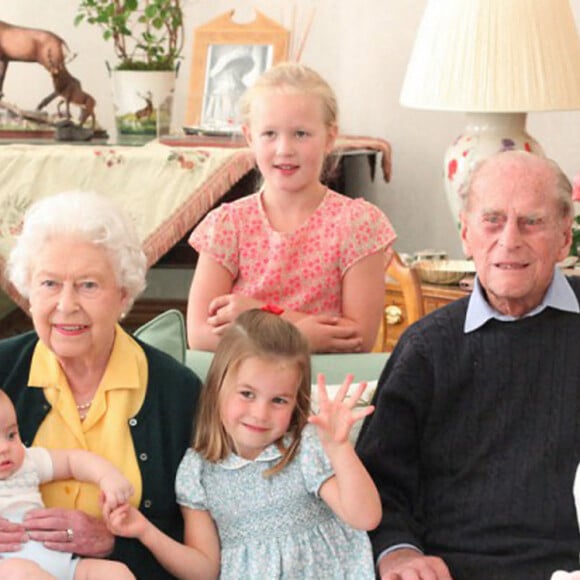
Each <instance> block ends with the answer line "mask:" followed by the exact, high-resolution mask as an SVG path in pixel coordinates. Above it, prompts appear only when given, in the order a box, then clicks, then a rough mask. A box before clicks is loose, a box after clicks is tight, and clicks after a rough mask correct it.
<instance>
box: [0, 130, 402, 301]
mask: <svg viewBox="0 0 580 580" xmlns="http://www.w3.org/2000/svg"><path fill="white" fill-rule="evenodd" d="M357 149H359V150H360V149H366V150H370V151H377V152H380V153H382V167H383V176H384V178H385V179H386V180H388V179H389V176H390V163H391V155H390V146H389V144H388V142H386V141H383V140H380V139H372V138H366V137H360V138H359V137H356V138H355V137H345V138H341V139H339V140H338V141H337V144H336V148H335V150H336V151H337V152H341V151H349V150H351V151H352V150H357ZM254 167H255V160H254V156H253V154H252V153H251V152H250V150H249V149H248V148H246V147H240V148H232V147H201V146H195V147H185V146H180V147H177V146H175V147H174V146H168V145H163V144H160V143H158V142H156V141H153V142H150V143H148V144H146V145H144V146H142V147H128V146H109V145H96V146H95V145H73V144H50V145H44V144H42V145H40V144H39V145H33V144H10V145H2V146H0V289H1V290H3V291H4V292H5V293H6V294H8V296H9V297H10V298H11V299H12V300H14V301H15V302H16V303H17V304H18V305H19V306H21V307H23V308H25V307H26V303H25V301H24V300H23V299H22V297H21V296H20V295H19V294H18V293H17V292H16V290H15V289H14V288H13V287H12V286H11V285H10V284H9V283H8V281H7V280H6V278H5V277H4V265H5V260H6V258H7V256H8V253H9V252H10V249H11V247H12V245H13V243H14V238H15V235H17V234H18V232H19V230H20V228H21V225H22V216H23V214H24V212H25V211H26V209H27V208H28V207H29V206H30V205H31V204H32V203H33V202H34V201H35V200H38V199H41V198H43V197H46V196H49V195H53V194H55V193H58V192H61V191H68V190H72V189H84V190H92V191H98V192H100V193H103V194H105V195H108V196H110V197H112V198H113V199H114V200H115V201H116V202H117V203H118V204H119V206H121V207H122V208H124V209H125V210H126V211H127V212H128V213H129V214H130V215H131V216H132V219H133V220H134V221H135V224H136V226H137V230H138V232H139V235H140V237H141V239H142V240H143V247H144V250H145V253H146V255H147V260H148V264H149V265H150V266H151V265H153V264H155V262H157V260H159V258H160V257H161V256H163V255H164V254H165V253H167V252H168V251H169V250H170V249H171V248H172V247H173V246H174V245H175V244H176V243H177V242H178V241H179V240H181V239H182V238H183V236H185V235H186V234H187V233H188V231H189V230H191V228H192V227H193V226H194V225H195V224H196V223H197V222H198V221H199V219H201V217H203V216H204V215H205V213H207V211H208V210H209V209H211V207H213V206H214V205H215V203H216V202H217V201H218V200H219V199H220V198H221V197H222V196H223V195H224V194H225V193H226V192H227V191H228V190H229V189H230V188H231V187H232V186H233V185H234V184H235V183H236V182H237V181H238V180H239V179H241V178H242V177H243V176H244V175H245V174H246V173H248V172H249V171H250V170H252V169H253V168H254Z"/></svg>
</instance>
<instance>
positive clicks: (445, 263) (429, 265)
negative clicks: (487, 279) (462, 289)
mask: <svg viewBox="0 0 580 580" xmlns="http://www.w3.org/2000/svg"><path fill="white" fill-rule="evenodd" d="M413 268H415V270H417V272H418V274H419V276H420V278H421V280H423V282H427V283H428V284H457V283H458V282H459V281H460V280H461V279H462V278H464V277H465V276H468V275H472V274H475V265H474V263H473V262H472V261H471V260H421V261H419V262H415V263H414V264H413Z"/></svg>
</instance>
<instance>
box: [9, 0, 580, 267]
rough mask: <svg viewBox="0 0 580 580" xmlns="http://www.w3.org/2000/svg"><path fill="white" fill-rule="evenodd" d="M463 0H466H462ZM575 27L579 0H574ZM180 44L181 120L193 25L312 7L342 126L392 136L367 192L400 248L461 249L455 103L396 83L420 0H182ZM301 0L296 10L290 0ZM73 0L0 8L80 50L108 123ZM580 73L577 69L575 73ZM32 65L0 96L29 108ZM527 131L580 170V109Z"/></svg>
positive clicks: (281, 17) (97, 53) (100, 48)
mask: <svg viewBox="0 0 580 580" xmlns="http://www.w3.org/2000/svg"><path fill="white" fill-rule="evenodd" d="M466 1H468V0H466ZM570 2H571V6H572V9H573V11H574V14H575V17H576V22H577V26H578V27H579V28H580V0H570ZM184 3H185V6H186V29H187V37H186V50H185V61H184V62H183V64H182V66H181V71H180V76H179V79H178V89H177V94H176V106H175V118H176V120H177V125H176V126H177V127H179V125H180V123H181V122H182V121H183V120H184V118H185V99H186V91H187V82H188V78H187V77H188V75H189V69H190V64H191V49H192V38H193V35H192V32H193V29H194V28H195V27H196V26H199V25H201V24H204V23H205V22H207V21H208V20H210V19H211V18H214V17H215V16H218V15H220V14H222V13H223V12H225V11H227V10H229V9H231V8H246V9H247V8H248V7H249V6H250V5H251V6H255V7H257V8H258V9H260V10H262V11H263V12H264V13H265V14H266V15H268V16H270V17H271V18H273V19H275V20H277V21H279V22H281V23H282V24H284V25H285V26H287V27H291V25H292V22H293V21H296V22H297V25H298V27H299V28H300V29H301V30H302V29H303V28H304V26H305V21H306V17H307V15H308V12H309V8H311V7H316V10H317V11H316V17H315V20H314V23H313V26H312V30H311V33H310V36H309V40H308V44H307V45H306V48H305V51H304V54H303V58H302V61H303V62H304V63H305V64H308V65H310V66H313V67H314V68H316V69H317V70H318V71H319V72H321V73H322V75H323V76H325V77H326V78H327V79H328V80H329V81H330V83H331V84H332V85H333V87H334V88H335V89H336V92H337V95H338V98H339V102H340V105H341V110H342V115H341V125H342V127H341V128H342V131H343V132H344V133H347V134H358V135H370V136H374V137H381V138H384V139H387V140H389V141H390V142H391V144H392V146H393V178H392V181H391V183H390V184H388V185H386V184H384V183H383V182H382V181H381V179H377V180H375V182H374V183H368V182H365V183H364V184H363V187H364V189H365V191H364V193H365V195H366V196H367V197H368V198H369V199H371V200H372V201H374V202H375V203H377V205H379V206H380V207H381V208H382V209H383V210H384V211H385V212H386V213H387V214H388V215H389V217H390V218H391V220H392V222H393V223H394V225H395V228H396V229H397V232H398V234H399V241H398V244H397V247H398V249H399V251H402V252H413V251H416V250H419V249H424V248H435V249H438V250H440V249H443V250H446V251H447V252H448V253H449V254H450V256H455V257H458V256H460V255H461V248H460V245H459V241H458V236H457V234H456V231H455V226H454V224H453V220H452V218H451V214H450V212H449V210H448V206H447V202H446V200H445V196H444V193H443V186H442V183H441V179H442V177H441V176H442V157H443V152H444V150H445V148H446V147H447V145H448V144H449V143H450V142H451V141H452V140H453V139H454V137H455V136H456V135H457V134H458V133H459V132H460V130H461V128H462V127H463V123H464V117H463V115H462V114H461V113H438V112H429V111H417V110H412V109H406V108H403V107H401V106H400V105H399V92H400V88H401V83H402V80H403V77H404V74H405V68H406V65H407V60H408V58H409V55H410V52H411V48H412V44H413V39H414V36H415V33H416V29H417V27H418V24H419V21H420V18H421V15H422V12H423V9H424V6H425V4H426V0H356V1H354V0H319V1H315V0H297V1H296V2H292V1H291V0H253V1H247V0H184ZM293 4H295V5H296V6H297V12H296V14H297V16H296V18H295V19H294V18H293V13H292V5H293ZM75 7H76V2H74V1H73V0H50V1H48V2H47V1H46V0H18V2H2V8H1V9H0V18H1V19H2V20H5V21H7V22H10V23H14V24H21V25H24V26H32V27H38V28H46V29H49V30H52V31H53V32H56V33H58V34H59V35H61V36H62V37H63V38H64V39H65V40H66V41H67V43H68V44H69V46H70V48H71V49H72V51H73V52H76V53H78V56H77V57H76V59H75V60H74V61H73V62H71V63H70V65H69V68H70V70H71V72H72V74H74V75H75V76H77V77H78V78H79V79H80V80H81V82H82V84H83V87H84V89H85V90H86V91H88V92H89V93H91V94H92V95H93V96H94V97H95V98H96V100H97V118H98V119H99V121H100V123H101V124H102V125H103V126H105V127H106V128H107V129H108V130H109V132H112V131H113V111H112V106H111V101H110V85H109V81H108V78H107V71H106V68H105V64H104V61H105V60H109V61H110V62H112V63H113V62H114V57H113V52H112V47H111V46H110V45H109V44H107V43H105V42H104V41H102V40H101V38H100V33H99V31H98V30H97V29H96V28H95V27H90V26H86V25H85V26H82V27H79V28H75V27H74V25H73V20H74V15H75ZM579 74H580V73H579ZM51 88H52V87H51V83H50V78H49V76H48V74H46V73H45V72H44V71H43V70H42V69H41V68H40V67H38V65H33V64H27V63H13V64H11V65H10V68H9V70H8V74H7V78H6V83H5V86H4V93H5V96H4V98H5V99H6V100H8V101H10V102H15V103H17V104H19V105H20V106H22V107H29V108H34V107H36V105H37V104H38V102H39V100H40V99H41V98H42V97H44V96H45V95H47V94H48V93H49V92H50V91H51ZM528 130H529V132H530V133H531V134H532V135H533V136H534V137H535V138H536V139H537V140H538V141H539V142H540V143H541V144H542V145H543V147H544V149H545V150H546V152H547V154H548V155H549V156H550V157H552V158H554V159H555V160H556V161H558V162H559V163H560V165H561V166H562V168H563V169H564V171H565V172H566V173H567V174H568V176H573V175H574V174H575V173H577V172H578V171H580V112H578V111H574V112H557V113H536V114H531V115H530V116H529V119H528Z"/></svg>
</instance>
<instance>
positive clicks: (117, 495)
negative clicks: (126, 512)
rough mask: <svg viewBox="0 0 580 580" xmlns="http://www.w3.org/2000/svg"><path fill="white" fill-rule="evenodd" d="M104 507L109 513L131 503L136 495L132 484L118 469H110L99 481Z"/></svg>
mask: <svg viewBox="0 0 580 580" xmlns="http://www.w3.org/2000/svg"><path fill="white" fill-rule="evenodd" d="M99 487H100V488H101V494H102V502H103V507H104V509H106V510H107V511H111V510H113V509H115V508H116V507H117V506H120V505H123V504H125V503H127V502H128V501H129V498H130V497H131V496H132V495H133V493H135V490H134V489H133V486H132V485H131V482H130V481H129V480H128V479H127V478H126V477H125V476H124V475H123V474H122V473H121V472H120V471H119V470H118V469H116V468H114V469H109V470H107V472H106V473H105V474H104V475H103V477H101V479H100V480H99Z"/></svg>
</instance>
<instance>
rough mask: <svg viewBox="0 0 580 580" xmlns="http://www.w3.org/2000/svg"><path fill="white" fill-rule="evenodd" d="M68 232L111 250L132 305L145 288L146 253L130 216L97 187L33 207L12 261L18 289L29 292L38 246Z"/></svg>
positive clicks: (10, 276)
mask: <svg viewBox="0 0 580 580" xmlns="http://www.w3.org/2000/svg"><path fill="white" fill-rule="evenodd" d="M66 235H78V236H80V237H81V238H83V239H85V240H86V241H87V242H89V243H91V244H95V245H96V246H101V247H103V248H104V249H105V250H106V252H107V253H108V255H109V256H110V258H111V262H112V266H113V270H114V272H115V277H116V282H117V285H118V286H119V287H120V288H123V289H124V290H125V291H126V292H127V297H128V306H129V307H130V306H131V305H132V304H133V302H134V301H135V299H136V298H137V296H138V295H139V294H140V293H141V292H142V291H143V290H144V289H145V275H146V272H147V260H146V257H145V253H144V252H143V249H142V248H141V243H140V241H139V237H138V235H137V231H136V229H135V226H134V224H133V223H132V221H131V220H130V219H129V218H128V216H126V215H125V214H124V213H123V212H122V211H121V210H120V208H119V207H118V206H117V205H115V203H113V202H112V201H111V200H110V199H109V198H107V197H105V196H103V195H100V194H98V193H95V192H92V191H80V190H75V191H65V192H63V193H58V194H56V195H52V196H49V197H46V198H44V199H41V200H40V201H37V202H36V203H34V204H33V205H32V206H31V207H30V208H29V209H28V211H27V212H26V214H25V215H24V222H23V226H22V232H21V234H20V235H19V236H18V238H17V239H16V244H15V245H14V247H13V248H12V251H11V252H10V256H9V257H8V263H7V276H8V279H9V280H10V282H12V284H13V285H14V287H15V288H16V289H17V290H18V292H20V294H22V296H24V297H25V298H28V297H29V294H30V276H31V269H32V267H33V263H34V257H35V255H36V253H37V252H38V250H39V248H42V247H43V246H44V245H45V244H46V242H47V241H50V240H52V239H55V238H58V237H60V236H66Z"/></svg>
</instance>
